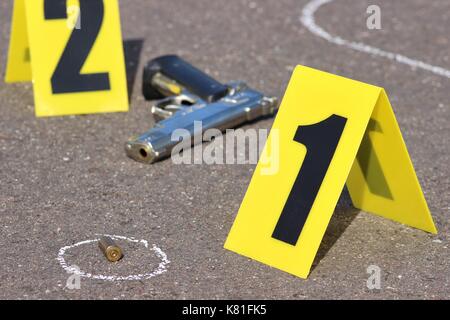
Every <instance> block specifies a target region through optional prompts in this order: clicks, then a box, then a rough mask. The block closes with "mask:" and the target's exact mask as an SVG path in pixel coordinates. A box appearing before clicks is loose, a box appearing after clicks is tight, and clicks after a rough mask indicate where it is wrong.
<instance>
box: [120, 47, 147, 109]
mask: <svg viewBox="0 0 450 320" xmlns="http://www.w3.org/2000/svg"><path fill="white" fill-rule="evenodd" d="M143 46H144V39H129V40H124V41H123V50H124V54H125V66H126V71H127V87H128V100H129V101H130V102H131V97H132V96H133V90H134V83H135V81H136V74H137V71H138V67H139V62H140V60H141V52H142V48H143Z"/></svg>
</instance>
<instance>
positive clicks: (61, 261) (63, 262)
mask: <svg viewBox="0 0 450 320" xmlns="http://www.w3.org/2000/svg"><path fill="white" fill-rule="evenodd" d="M96 236H107V237H110V238H112V239H113V240H125V241H129V242H133V243H140V244H142V245H143V246H144V247H145V248H147V249H148V248H149V244H148V241H147V240H138V239H134V238H127V237H123V236H116V235H109V234H104V235H100V234H98V235H96ZM99 240H100V239H99V238H98V239H90V240H84V241H80V242H77V243H75V244H73V245H70V246H65V247H62V248H61V249H59V252H58V257H57V258H56V259H57V260H58V262H59V264H60V265H61V267H62V268H63V269H64V270H66V271H67V272H68V273H72V274H76V275H79V276H80V277H83V278H89V279H96V280H105V281H136V280H146V279H150V278H153V277H156V276H158V275H160V274H162V273H164V272H166V271H167V265H168V264H169V263H170V261H169V259H167V255H166V254H165V253H164V251H162V250H161V249H160V248H159V247H158V246H156V245H155V244H154V245H153V246H152V247H151V248H150V249H149V250H150V251H153V252H154V253H155V255H156V256H157V257H158V258H159V259H161V262H160V263H159V265H158V267H157V268H156V269H155V270H153V271H150V272H147V273H143V274H132V275H129V276H108V275H101V274H91V273H88V272H84V271H82V270H78V269H77V268H73V267H71V266H69V265H68V264H67V262H66V260H65V259H64V255H65V254H66V252H67V251H68V250H70V249H73V248H76V247H79V246H83V245H86V244H90V243H94V242H98V241H99Z"/></svg>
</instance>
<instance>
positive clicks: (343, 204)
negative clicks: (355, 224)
mask: <svg viewBox="0 0 450 320" xmlns="http://www.w3.org/2000/svg"><path fill="white" fill-rule="evenodd" d="M359 212H360V210H359V209H357V208H355V207H353V205H352V201H351V199H350V195H349V193H348V190H347V187H344V190H343V191H342V194H341V197H340V199H339V203H338V205H337V207H336V210H335V211H334V213H333V216H332V217H331V220H330V223H329V225H328V228H327V231H326V232H325V235H324V237H323V239H322V243H321V244H320V247H319V250H318V251H317V255H316V258H315V259H314V262H313V265H312V267H311V271H313V270H314V269H315V268H316V266H317V265H318V264H319V263H320V261H321V260H322V259H323V258H324V257H325V256H326V255H327V253H328V251H330V249H331V248H332V247H333V246H334V244H335V243H336V241H337V240H338V239H339V238H340V237H341V235H342V234H343V233H344V232H345V230H346V229H347V228H348V226H349V225H350V224H351V223H352V221H353V220H355V218H356V216H357V215H358V213H359Z"/></svg>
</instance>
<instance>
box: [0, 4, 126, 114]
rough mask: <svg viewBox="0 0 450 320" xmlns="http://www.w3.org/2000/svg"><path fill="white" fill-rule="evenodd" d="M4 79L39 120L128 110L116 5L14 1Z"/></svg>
mask: <svg viewBox="0 0 450 320" xmlns="http://www.w3.org/2000/svg"><path fill="white" fill-rule="evenodd" d="M5 80H6V82H9V83H11V82H21V81H30V80H32V81H33V88H34V100H35V110H36V115H37V116H39V117H44V116H60V115H73V114H90V113H103V112H119V111H128V92H127V83H126V70H125V59H124V52H123V43H122V32H121V26H120V14H119V5H118V1H117V0H15V1H14V12H13V21H12V27H11V40H10V47H9V53H8V64H7V70H6V77H5Z"/></svg>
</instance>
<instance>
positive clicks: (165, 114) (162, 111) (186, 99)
mask: <svg viewBox="0 0 450 320" xmlns="http://www.w3.org/2000/svg"><path fill="white" fill-rule="evenodd" d="M197 101H198V98H196V97H194V96H192V95H189V94H186V93H183V94H180V95H177V96H171V97H167V98H164V99H161V100H158V101H156V103H155V104H154V105H153V106H152V109H151V112H152V114H153V117H154V119H155V121H156V122H160V121H162V120H165V119H168V118H170V117H172V116H173V115H174V114H175V113H176V112H178V111H180V110H182V109H183V108H186V107H190V106H192V105H194V104H196V103H197Z"/></svg>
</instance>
